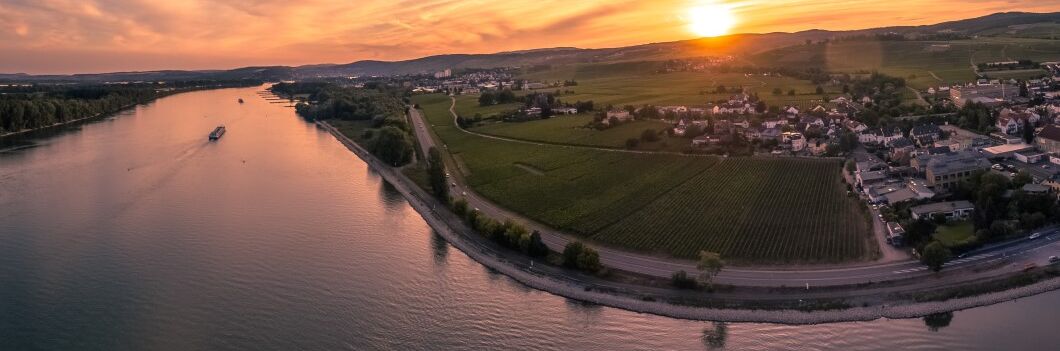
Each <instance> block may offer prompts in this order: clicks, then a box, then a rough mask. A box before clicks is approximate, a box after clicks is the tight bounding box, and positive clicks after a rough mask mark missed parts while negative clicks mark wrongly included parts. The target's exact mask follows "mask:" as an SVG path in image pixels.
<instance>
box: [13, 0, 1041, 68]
mask: <svg viewBox="0 0 1060 351" xmlns="http://www.w3.org/2000/svg"><path fill="white" fill-rule="evenodd" d="M882 33H899V34H906V35H910V34H912V35H915V34H924V35H930V34H948V33H950V34H962V35H969V36H976V35H984V36H1024V37H1044V38H1050V35H1054V36H1056V37H1060V12H1056V13H1025V12H1006V13H996V14H992V15H988V16H983V17H978V18H972V19H965V20H959V21H951V22H944V23H938V24H933V25H924V26H895V27H884V28H873V29H863V30H852V31H827V30H808V31H802V32H796V33H765V34H735V35H729V36H724V37H718V38H702V39H693V40H682V41H673V42H662V43H651V44H643V45H635V46H628V47H620V48H602V49H579V48H570V47H561V48H546V49H532V50H520V51H509V52H499V53H494V54H448V55H435V56H428V57H423V58H418V59H413V60H405V61H376V60H365V61H357V62H353V63H348V64H317V65H306V66H299V67H285V66H270V67H246V68H239V69H233V70H208V71H151V72H118V73H103V74H77V75H68V76H66V75H41V76H29V75H23V74H14V75H11V74H7V75H5V74H0V80H22V81H24V80H78V81H80V80H88V81H106V80H175V79H240V78H253V79H266V80H278V79H294V78H306V77H336V76H385V75H401V74H419V73H432V72H436V71H440V70H444V69H446V68H452V69H464V68H495V67H511V66H532V65H560V64H571V63H596V62H623V61H643V60H666V59H675V58H689V57H704V56H718V55H730V54H739V55H755V54H760V53H763V52H766V51H770V50H775V49H778V48H783V47H788V46H793V45H797V44H801V43H804V42H805V41H807V40H812V41H820V40H824V39H832V38H838V37H846V36H854V35H867V34H869V35H870V34H882ZM1053 33H1056V34H1053Z"/></svg>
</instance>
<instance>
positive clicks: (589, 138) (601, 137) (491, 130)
mask: <svg viewBox="0 0 1060 351" xmlns="http://www.w3.org/2000/svg"><path fill="white" fill-rule="evenodd" d="M592 120H593V117H592V116H590V115H587V114H582V115H574V116H556V117H553V118H549V119H543V120H536V121H529V122H519V123H503V122H498V123H487V124H484V125H482V126H479V127H475V128H474V129H473V130H474V131H475V132H478V133H483V134H490V135H496V136H503V137H507V138H512V139H521V140H530V141H541V142H547V143H554V144H566V145H586V146H598V147H609V148H622V147H624V145H625V141H626V140H627V139H630V138H633V139H636V138H640V137H641V134H642V133H643V132H644V131H645V130H648V129H651V130H654V131H656V132H662V131H664V130H666V129H667V128H670V125H669V124H668V123H665V122H661V121H633V122H629V123H624V124H620V125H618V126H615V127H612V128H608V129H605V130H596V129H593V128H589V127H586V125H588V124H589V123H590V122H592ZM687 146H688V139H682V138H678V137H670V136H668V135H667V134H665V133H663V134H661V135H659V141H656V142H652V143H647V142H645V143H641V144H640V145H639V146H638V147H637V149H638V150H665V151H674V152H679V151H681V150H682V149H683V148H685V147H687Z"/></svg>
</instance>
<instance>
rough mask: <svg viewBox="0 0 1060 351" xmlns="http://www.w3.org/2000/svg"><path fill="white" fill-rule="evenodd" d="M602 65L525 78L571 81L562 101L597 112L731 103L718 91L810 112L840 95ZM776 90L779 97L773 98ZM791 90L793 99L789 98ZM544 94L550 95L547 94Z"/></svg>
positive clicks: (774, 82) (776, 83) (725, 76)
mask: <svg viewBox="0 0 1060 351" xmlns="http://www.w3.org/2000/svg"><path fill="white" fill-rule="evenodd" d="M600 66H610V65H605V64H579V65H573V66H559V67H556V68H554V69H552V70H549V71H543V72H535V73H531V74H527V75H525V76H524V77H523V78H526V79H531V80H542V81H547V82H552V81H561V80H569V79H573V80H576V81H577V82H578V85H577V86H574V87H566V88H563V89H562V90H567V89H570V90H573V91H574V92H575V93H574V94H564V95H563V96H561V97H560V98H561V99H562V100H563V101H568V102H574V101H577V100H593V101H594V102H595V103H596V104H597V105H598V106H601V107H603V106H606V105H614V106H625V105H634V106H639V105H644V104H649V105H706V104H707V102H712V101H717V100H721V99H727V98H729V96H730V95H732V93H717V92H716V91H717V88H718V87H720V86H724V87H725V88H726V89H729V90H731V88H737V87H742V88H744V89H746V90H747V91H748V92H750V93H757V94H758V96H759V97H760V98H762V100H764V101H765V102H766V103H767V104H770V105H776V106H784V105H795V106H800V107H813V106H815V105H817V104H820V103H822V101H821V100H822V99H823V98H825V97H835V96H839V95H840V94H841V93H842V89H841V88H840V87H836V86H823V88H824V89H825V93H824V94H821V95H818V94H816V89H817V86H816V85H813V84H812V83H811V82H810V81H807V80H800V79H795V78H791V77H779V76H763V75H745V74H742V73H712V72H671V73H656V72H655V71H647V70H643V69H642V70H631V71H614V72H610V71H608V72H607V74H605V73H602V72H600V71H601V68H600ZM774 89H780V90H781V91H783V94H781V95H773V90H774ZM789 90H794V91H795V95H788V94H787V93H788V91H789ZM544 91H549V89H545V90H544Z"/></svg>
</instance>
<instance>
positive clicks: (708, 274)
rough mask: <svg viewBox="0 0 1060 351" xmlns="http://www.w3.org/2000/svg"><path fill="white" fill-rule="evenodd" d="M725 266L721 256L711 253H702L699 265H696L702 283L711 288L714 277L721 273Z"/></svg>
mask: <svg viewBox="0 0 1060 351" xmlns="http://www.w3.org/2000/svg"><path fill="white" fill-rule="evenodd" d="M724 266H725V261H722V260H721V255H719V254H717V253H715V252H710V251H700V252H699V263H698V264H696V268H697V269H699V279H700V283H703V285H707V286H710V285H711V283H712V282H713V281H714V277H715V276H717V275H718V273H719V272H721V269H722V267H724Z"/></svg>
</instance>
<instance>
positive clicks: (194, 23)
mask: <svg viewBox="0 0 1060 351" xmlns="http://www.w3.org/2000/svg"><path fill="white" fill-rule="evenodd" d="M711 4H713V5H714V6H719V5H720V6H722V7H724V8H728V9H730V11H731V12H732V15H733V17H735V23H734V25H733V28H732V29H731V30H730V32H732V33H749V32H754V33H761V32H773V31H786V32H791V31H800V30H806V29H814V28H820V29H833V30H842V29H859V28H871V27H879V26H890V25H918V24H930V23H936V22H942V21H948V20H956V19H963V18H969V17H976V16H981V15H986V14H990V13H994V12H1003V11H1029V12H1053V11H1060V1H1049V0H963V1H956V0H935V1H913V0H891V1H877V0H733V1H709V0H703V1H698V0H650V1H636V0H617V1H570V0H563V1H560V0H507V1H495V0H489V1H485V0H461V1H457V0H301V1H292V0H244V1H206V0H179V1H156V0H3V1H0V73H15V72H26V73H77V72H103V71H124V70H155V69H205V68H218V69H220V68H234V67H241V66H249V65H300V64H313V63H347V62H352V61H357V60H363V59H378V60H401V59H409V58H416V57H421V56H426V55H434V54H443V53H491V52H498V51H507V50H520V49H531V48H541V47H556V46H576V47H613V46H624V45H631V44H641V43H647V42H659V41H672V40H680V39H689V38H693V37H695V36H696V35H695V34H694V33H693V30H692V29H690V23H689V22H690V21H694V19H692V18H689V17H690V15H689V14H690V13H696V11H690V9H693V8H696V7H697V6H700V7H701V6H711ZM700 12H702V11H700Z"/></svg>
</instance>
